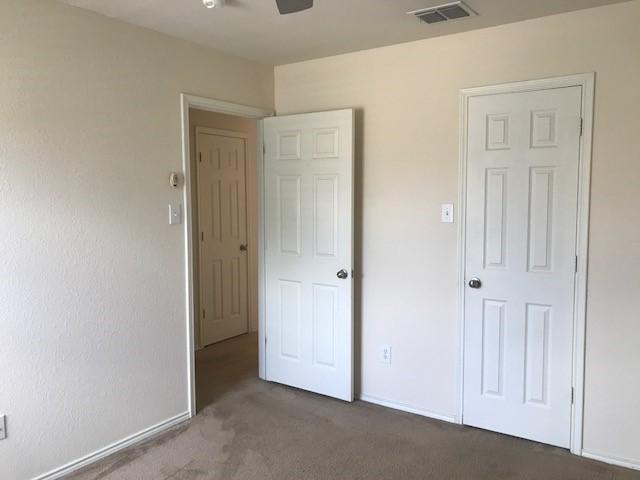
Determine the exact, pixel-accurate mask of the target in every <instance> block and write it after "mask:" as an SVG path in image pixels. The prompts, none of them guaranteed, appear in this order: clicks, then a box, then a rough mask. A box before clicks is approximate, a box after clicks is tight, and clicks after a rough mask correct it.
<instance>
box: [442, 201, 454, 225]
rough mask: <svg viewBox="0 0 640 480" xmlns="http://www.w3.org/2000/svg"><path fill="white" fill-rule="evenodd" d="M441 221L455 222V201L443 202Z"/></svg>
mask: <svg viewBox="0 0 640 480" xmlns="http://www.w3.org/2000/svg"><path fill="white" fill-rule="evenodd" d="M440 221H441V222H442V223H453V203H443V204H442V205H441V206H440Z"/></svg>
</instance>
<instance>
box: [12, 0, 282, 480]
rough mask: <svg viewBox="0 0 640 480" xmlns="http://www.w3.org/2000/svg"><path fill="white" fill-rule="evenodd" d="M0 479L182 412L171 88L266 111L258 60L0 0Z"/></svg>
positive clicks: (180, 260)
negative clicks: (4, 429) (171, 211)
mask: <svg viewBox="0 0 640 480" xmlns="http://www.w3.org/2000/svg"><path fill="white" fill-rule="evenodd" d="M0 65H1V67H0V223H1V225H2V227H1V229H0V231H1V233H0V256H1V257H2V261H1V262H0V338H1V339H2V340H1V344H0V379H1V387H0V414H6V415H7V424H8V438H7V439H6V440H3V441H1V442H0V478H2V479H7V480H8V479H11V480H26V479H31V478H34V477H35V476H37V475H39V474H42V473H44V472H46V471H49V470H51V469H55V468H57V467H60V466H61V465H64V464H66V463H67V462H72V461H74V460H76V459H78V458H80V457H83V456H85V455H87V454H90V453H92V452H95V451H96V450H98V449H101V448H103V447H106V446H109V445H111V444H113V443H114V442H118V441H120V440H122V439H124V438H126V437H128V436H130V435H133V434H136V433H137V432H140V431H142V430H144V429H146V428H149V427H151V426H154V425H156V424H158V423H159V422H162V421H164V420H167V419H170V418H174V417H176V416H178V415H180V414H182V413H184V412H186V411H187V409H188V398H187V358H188V356H187V339H186V329H185V325H186V318H185V273H184V272H185V265H184V258H185V244H184V237H185V236H184V226H170V225H168V210H167V205H168V204H169V203H171V202H175V203H180V202H182V195H183V190H182V189H178V190H171V189H170V188H169V184H168V175H169V172H171V171H182V154H181V114H180V98H179V95H180V93H181V92H186V93H191V94H195V95H201V96H205V97H212V98H218V99H222V100H226V101H231V102H238V103H242V104H247V105H253V106H256V107H263V108H267V109H270V108H273V69H272V68H271V67H264V66H260V65H256V64H252V63H249V62H246V61H242V60H238V59H234V58H231V57H228V56H225V55H222V54H220V53H218V52H216V51H213V50H210V49H206V48H202V47H199V46H196V45H194V44H191V43H187V42H183V41H179V40H176V39H172V38H170V37H167V36H164V35H161V34H158V33H155V32H152V31H149V30H145V29H142V28H137V27H133V26H130V25H126V24H124V23H121V22H117V21H114V20H110V19H108V18H105V17H100V16H98V15H95V14H92V13H89V12H87V11H84V10H80V9H76V8H72V7H68V6H64V5H62V4H59V3H57V2H53V1H50V0H2V1H1V2H0Z"/></svg>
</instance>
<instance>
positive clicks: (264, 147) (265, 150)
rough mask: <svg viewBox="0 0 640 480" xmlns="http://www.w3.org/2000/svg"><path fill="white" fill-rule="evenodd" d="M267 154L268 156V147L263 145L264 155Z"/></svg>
mask: <svg viewBox="0 0 640 480" xmlns="http://www.w3.org/2000/svg"><path fill="white" fill-rule="evenodd" d="M266 154H267V147H266V146H265V145H264V143H263V144H262V155H266Z"/></svg>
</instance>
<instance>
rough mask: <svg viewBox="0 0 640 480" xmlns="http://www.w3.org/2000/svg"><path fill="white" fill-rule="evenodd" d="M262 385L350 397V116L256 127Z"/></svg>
mask: <svg viewBox="0 0 640 480" xmlns="http://www.w3.org/2000/svg"><path fill="white" fill-rule="evenodd" d="M264 142H265V159H264V165H265V175H264V176H265V185H264V188H265V209H264V214H265V242H266V247H265V249H266V251H265V282H266V285H265V290H266V294H265V298H266V319H265V320H266V341H267V345H266V378H267V380H270V381H274V382H279V383H283V384H287V385H292V386H294V387H298V388H302V389H305V390H310V391H313V392H317V393H321V394H324V395H329V396H332V397H336V398H341V399H343V400H348V401H351V400H353V313H352V304H353V302H352V291H353V288H352V282H353V279H352V268H353V262H352V259H353V111H352V110H340V111H333V112H322V113H310V114H303V115H290V116H283V117H272V118H267V119H265V120H264Z"/></svg>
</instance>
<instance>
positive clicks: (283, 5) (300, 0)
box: [276, 0, 313, 15]
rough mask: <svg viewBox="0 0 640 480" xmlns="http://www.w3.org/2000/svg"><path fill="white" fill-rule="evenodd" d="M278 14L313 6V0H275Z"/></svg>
mask: <svg viewBox="0 0 640 480" xmlns="http://www.w3.org/2000/svg"><path fill="white" fill-rule="evenodd" d="M276 3H277V4H278V11H279V12H280V15H285V14H287V13H295V12H300V11H302V10H306V9H307V8H311V7H313V0H276Z"/></svg>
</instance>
